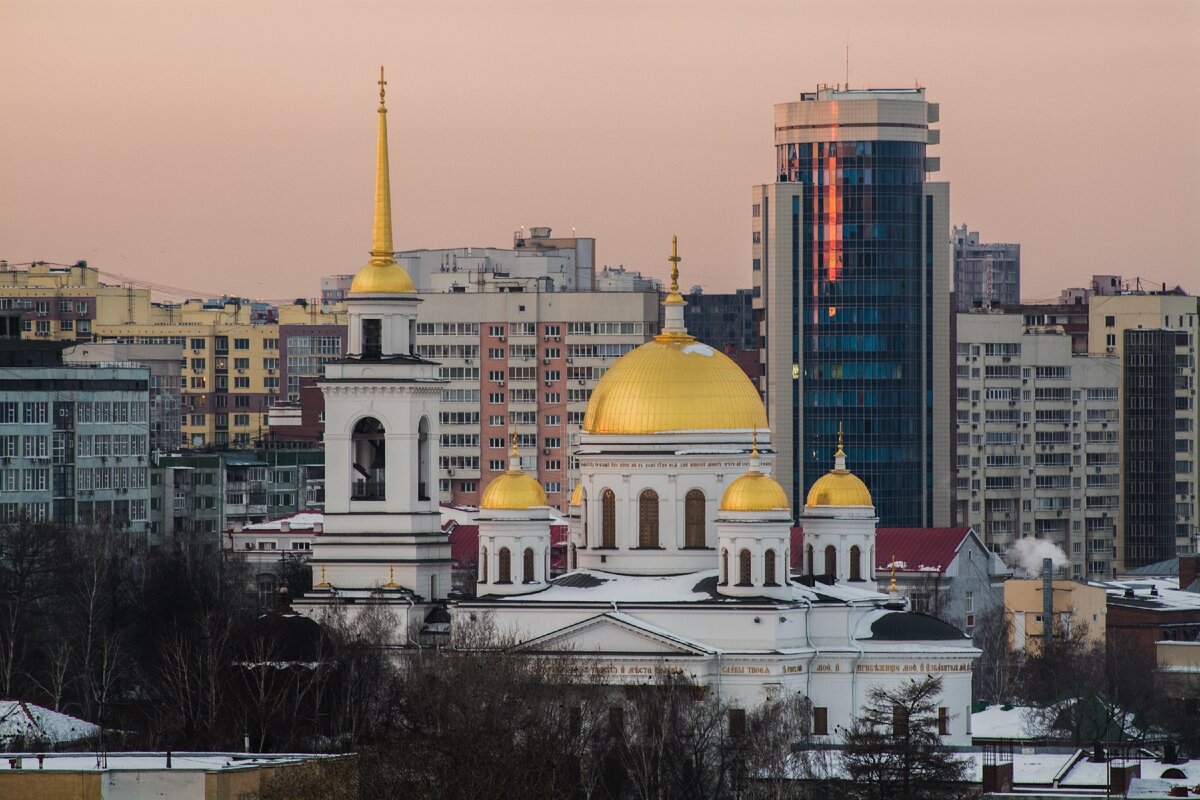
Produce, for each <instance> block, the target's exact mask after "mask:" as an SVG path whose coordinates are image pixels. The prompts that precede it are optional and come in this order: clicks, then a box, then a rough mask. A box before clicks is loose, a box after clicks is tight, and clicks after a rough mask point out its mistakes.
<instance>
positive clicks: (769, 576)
mask: <svg viewBox="0 0 1200 800" xmlns="http://www.w3.org/2000/svg"><path fill="white" fill-rule="evenodd" d="M763 584H765V585H767V586H778V585H779V584H778V583H776V582H775V551H774V550H768V551H767V552H766V553H764V554H763Z"/></svg>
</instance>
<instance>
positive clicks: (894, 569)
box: [888, 553, 896, 593]
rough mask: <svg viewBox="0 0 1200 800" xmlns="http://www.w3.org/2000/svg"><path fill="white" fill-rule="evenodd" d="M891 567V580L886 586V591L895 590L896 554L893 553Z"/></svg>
mask: <svg viewBox="0 0 1200 800" xmlns="http://www.w3.org/2000/svg"><path fill="white" fill-rule="evenodd" d="M891 567H892V582H891V584H890V585H889V586H888V591H889V592H893V593H894V592H895V591H896V554H895V553H892V563H891Z"/></svg>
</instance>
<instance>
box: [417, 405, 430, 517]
mask: <svg viewBox="0 0 1200 800" xmlns="http://www.w3.org/2000/svg"><path fill="white" fill-rule="evenodd" d="M417 499H418V500H428V499H429V417H421V422H420V424H418V425H417Z"/></svg>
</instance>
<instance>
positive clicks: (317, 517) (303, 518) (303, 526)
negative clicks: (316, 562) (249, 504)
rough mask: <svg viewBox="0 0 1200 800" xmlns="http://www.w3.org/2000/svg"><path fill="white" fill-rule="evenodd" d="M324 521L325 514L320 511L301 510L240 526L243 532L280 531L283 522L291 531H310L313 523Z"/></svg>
mask: <svg viewBox="0 0 1200 800" xmlns="http://www.w3.org/2000/svg"><path fill="white" fill-rule="evenodd" d="M324 521H325V515H324V514H322V513H320V512H312V511H301V512H300V513H298V514H289V515H287V516H286V517H280V518H279V519H269V520H267V521H265V522H252V523H250V524H249V525H246V526H244V527H243V528H242V531H243V532H250V531H275V532H276V533H279V532H282V530H283V523H285V522H286V523H287V524H288V527H290V528H291V529H292V530H293V531H311V530H312V529H313V526H314V525H319V524H321V523H323V522H324Z"/></svg>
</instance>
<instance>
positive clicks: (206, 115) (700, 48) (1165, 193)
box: [0, 0, 1200, 300]
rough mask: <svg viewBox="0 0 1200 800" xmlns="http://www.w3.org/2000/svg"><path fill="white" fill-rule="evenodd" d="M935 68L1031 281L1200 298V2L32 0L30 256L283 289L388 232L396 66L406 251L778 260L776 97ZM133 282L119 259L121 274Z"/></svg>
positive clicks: (18, 92)
mask: <svg viewBox="0 0 1200 800" xmlns="http://www.w3.org/2000/svg"><path fill="white" fill-rule="evenodd" d="M847 39H849V44H850V82H851V85H852V86H854V87H861V86H866V85H870V86H911V85H913V84H914V82H919V83H920V84H921V85H923V86H926V87H927V89H928V94H929V98H930V99H931V100H932V101H934V102H938V103H940V104H941V122H940V123H939V125H938V127H939V128H940V129H941V131H942V144H941V145H938V146H936V147H934V148H932V149H931V154H933V155H938V156H940V157H941V163H942V171H941V172H940V173H937V174H935V175H934V176H933V177H934V179H937V180H948V181H950V184H951V190H950V197H951V221H952V223H953V224H958V223H962V222H966V223H968V224H969V225H970V226H971V227H972V228H973V229H977V230H979V231H980V232H981V234H982V238H983V240H984V241H1003V242H1020V243H1021V245H1022V261H1023V275H1022V294H1023V296H1024V297H1025V298H1028V299H1041V298H1049V297H1053V296H1056V295H1057V293H1058V290H1059V289H1060V288H1062V287H1065V286H1077V285H1084V284H1085V283H1086V282H1087V280H1088V279H1089V278H1090V276H1091V275H1092V274H1093V273H1116V274H1122V275H1125V276H1126V277H1132V276H1141V277H1143V278H1145V279H1148V280H1151V281H1160V282H1161V281H1165V282H1167V283H1169V284H1171V285H1174V284H1176V283H1183V284H1184V286H1185V287H1186V288H1188V289H1190V290H1191V291H1193V292H1196V291H1200V257H1198V256H1197V253H1196V250H1197V248H1196V244H1195V240H1194V239H1193V237H1194V236H1195V234H1196V230H1197V227H1198V226H1200V2H1194V1H1193V0H1183V1H1181V2H1153V1H1151V0H1136V2H1094V1H1093V2H1045V0H1043V1H1041V2H961V1H956V2H845V1H844V0H843V1H842V2H830V3H815V2H800V1H799V0H791V2H755V1H754V0H728V1H724V0H722V1H717V0H711V1H705V0H677V1H672V2H668V1H666V0H640V2H616V1H614V0H605V2H582V1H578V2H577V1H575V0H557V1H555V2H498V1H497V0H491V2H460V1H456V0H439V1H438V2H432V1H430V2H395V1H393V2H358V1H357V0H344V1H343V2H329V1H328V0H327V1H326V2H308V1H306V0H286V1H285V0H278V1H276V0H269V1H268V0H262V1H259V0H204V1H203V2H199V1H192V0H186V1H185V0H170V1H168V0H0V258H3V259H7V260H9V261H10V262H13V263H19V262H28V261H31V260H47V261H55V262H74V261H76V260H79V259H86V260H87V261H88V262H89V263H90V264H92V265H93V266H97V267H99V268H100V269H101V270H102V271H104V272H107V273H111V274H114V275H123V276H128V277H129V278H132V279H135V280H138V281H148V282H153V283H155V284H160V285H166V286H170V287H175V288H176V289H178V290H179V291H178V292H177V293H174V294H162V295H158V297H160V298H161V299H176V298H178V297H181V296H189V295H190V296H200V295H204V296H213V295H219V294H222V293H229V294H239V295H243V296H249V297H256V298H264V299H271V300H291V299H293V298H296V297H312V296H316V295H317V294H319V279H320V277H321V276H322V275H328V274H334V273H347V272H353V271H354V270H356V269H357V268H358V267H359V266H361V265H362V264H363V263H365V260H366V258H367V252H366V251H367V249H368V247H369V243H370V232H371V219H370V215H371V208H372V191H373V184H372V180H373V167H374V157H375V147H374V136H375V106H376V102H377V92H378V87H377V86H376V85H375V81H376V80H377V77H378V71H379V66H380V65H381V64H383V65H385V66H386V67H387V70H388V79H389V86H388V100H389V103H388V105H389V108H390V110H391V113H390V114H389V124H390V126H391V162H392V187H393V193H394V197H393V209H394V214H395V217H394V221H395V229H396V234H395V239H396V246H397V247H398V248H401V249H410V248H418V247H450V246H465V245H472V246H502V247H503V246H511V242H512V232H513V231H514V230H516V229H517V228H518V227H519V226H521V225H524V226H526V227H528V226H532V225H549V226H552V227H553V228H554V231H555V233H556V234H557V235H569V234H570V231H571V229H572V228H573V227H574V228H575V229H576V231H577V232H578V234H579V235H581V236H594V237H596V239H597V256H598V259H599V262H600V263H601V264H609V265H613V266H616V265H618V264H623V265H625V266H626V267H627V268H630V269H638V270H642V271H643V272H647V273H650V274H654V275H657V276H664V275H665V274H666V272H667V262H666V256H667V255H668V254H669V250H670V239H671V235H672V234H678V235H679V241H680V254H681V255H682V256H683V258H684V260H683V263H682V265H681V269H682V272H683V281H682V282H683V283H684V284H685V285H691V284H693V283H700V284H702V285H703V286H704V287H705V289H706V290H708V291H732V290H733V289H735V288H737V287H742V286H749V285H750V266H749V264H750V196H751V186H752V185H754V184H756V183H762V182H767V181H770V180H771V179H772V173H773V166H774V156H773V143H772V129H771V128H772V106H773V104H775V103H778V102H784V101H788V100H795V99H798V96H799V94H800V92H802V91H808V90H812V89H814V88H815V86H816V84H817V83H836V82H842V81H844V80H845V74H846V65H845V56H846V52H845V51H846V43H847ZM114 280H115V279H114Z"/></svg>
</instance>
